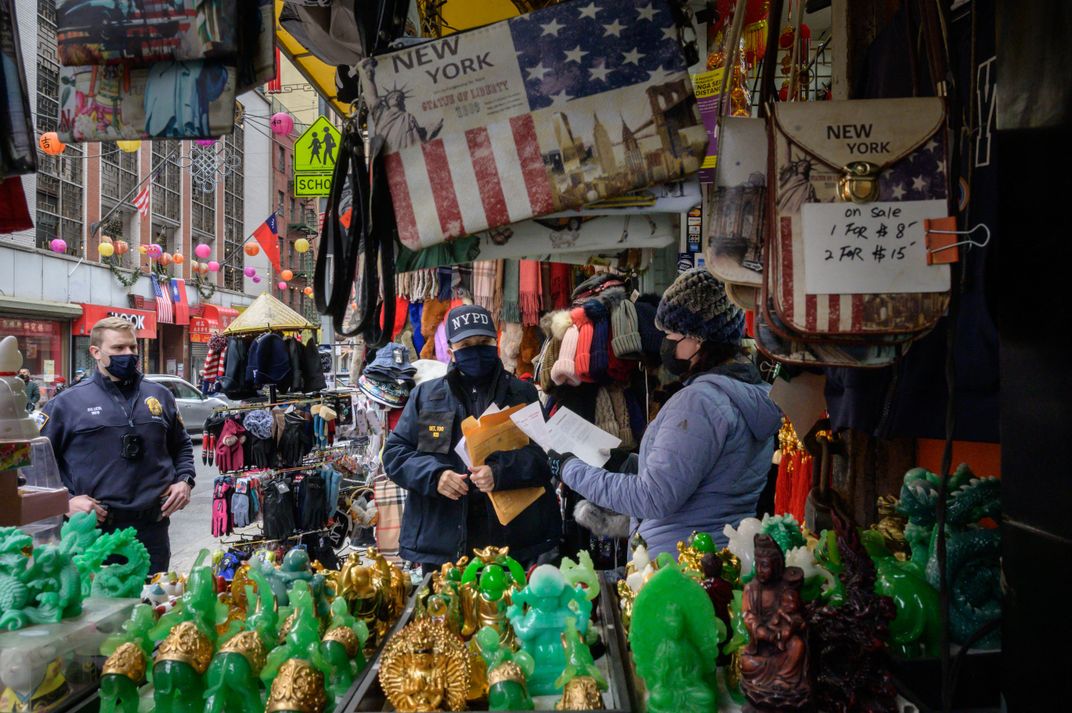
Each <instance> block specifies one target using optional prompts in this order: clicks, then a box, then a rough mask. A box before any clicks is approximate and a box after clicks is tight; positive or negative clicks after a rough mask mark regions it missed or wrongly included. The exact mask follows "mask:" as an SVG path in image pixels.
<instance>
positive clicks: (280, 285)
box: [276, 280, 287, 292]
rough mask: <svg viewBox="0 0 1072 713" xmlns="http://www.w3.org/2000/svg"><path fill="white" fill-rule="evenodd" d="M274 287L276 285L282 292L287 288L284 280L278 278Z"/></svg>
mask: <svg viewBox="0 0 1072 713" xmlns="http://www.w3.org/2000/svg"><path fill="white" fill-rule="evenodd" d="M276 287H278V288H279V291H280V292H282V291H283V290H285V289H287V283H286V282H285V281H284V280H280V281H279V284H277V285H276Z"/></svg>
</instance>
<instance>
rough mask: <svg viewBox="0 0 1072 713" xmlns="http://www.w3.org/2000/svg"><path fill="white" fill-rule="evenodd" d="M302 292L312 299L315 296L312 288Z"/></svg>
mask: <svg viewBox="0 0 1072 713" xmlns="http://www.w3.org/2000/svg"><path fill="white" fill-rule="evenodd" d="M302 292H303V293H305V296H306V297H312V296H313V288H312V287H306V288H305V289H304V290H302Z"/></svg>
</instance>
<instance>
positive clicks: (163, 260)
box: [156, 253, 171, 265]
mask: <svg viewBox="0 0 1072 713" xmlns="http://www.w3.org/2000/svg"><path fill="white" fill-rule="evenodd" d="M156 261H157V262H159V263H160V264H161V265H170V264H171V255H170V254H169V253H160V257H158V258H157V259H156Z"/></svg>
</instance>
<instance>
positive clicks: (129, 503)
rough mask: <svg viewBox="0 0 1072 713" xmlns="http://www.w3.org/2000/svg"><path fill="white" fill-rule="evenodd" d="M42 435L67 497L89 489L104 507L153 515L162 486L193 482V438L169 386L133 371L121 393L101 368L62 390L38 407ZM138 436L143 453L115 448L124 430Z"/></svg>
mask: <svg viewBox="0 0 1072 713" xmlns="http://www.w3.org/2000/svg"><path fill="white" fill-rule="evenodd" d="M43 411H44V413H45V415H46V416H47V417H48V420H47V421H46V423H45V424H44V426H43V427H42V429H41V435H43V436H47V437H48V439H49V440H50V441H52V450H53V451H54V452H55V454H56V461H57V463H58V465H59V470H60V477H61V478H62V479H63V484H64V485H65V486H67V489H68V490H69V491H70V492H71V493H72V494H73V495H89V496H90V497H92V498H95V499H97V500H98V501H100V503H101V504H102V505H104V507H105V508H107V509H108V510H109V512H118V513H127V514H129V515H137V514H138V513H146V514H147V515H148V514H149V513H152V512H153V510H154V508H155V509H156V511H157V514H158V513H159V510H158V509H159V506H160V499H161V496H162V495H163V494H164V491H165V490H167V488H168V486H170V485H172V484H173V483H176V482H178V481H179V480H181V479H185V480H188V481H189V482H190V483H191V484H192V483H193V479H194V477H195V476H196V472H195V470H194V454H193V444H192V443H191V442H190V436H189V434H188V433H186V427H185V426H184V425H183V423H182V419H181V418H180V416H179V411H178V407H177V406H176V404H175V398H174V396H172V394H171V392H170V391H168V389H167V388H166V387H165V386H163V385H161V384H155V383H153V382H151V381H147V380H145V379H144V378H143V376H142V375H141V374H137V375H136V376H135V381H134V387H133V391H132V392H130V394H129V395H128V396H127V397H124V396H123V393H122V392H121V391H120V390H119V387H117V386H116V385H115V383H114V382H112V381H111V380H110V379H108V378H107V377H105V376H104V375H103V374H101V373H100V371H99V370H98V371H94V372H93V375H92V376H90V377H87V378H86V379H83V380H82V381H80V382H78V383H77V384H74V385H73V386H71V387H69V388H68V389H66V390H65V391H64V392H63V393H62V394H60V395H59V396H57V397H55V398H53V399H52V400H51V401H49V402H48V403H47V404H46V405H45V407H44V409H43ZM127 433H136V434H138V435H140V436H141V442H142V445H141V451H142V452H141V457H140V458H139V459H137V460H130V459H127V458H123V457H122V455H121V454H120V452H121V443H122V438H123V436H124V434H127Z"/></svg>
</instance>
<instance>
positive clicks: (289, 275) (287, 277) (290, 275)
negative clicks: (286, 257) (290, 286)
mask: <svg viewBox="0 0 1072 713" xmlns="http://www.w3.org/2000/svg"><path fill="white" fill-rule="evenodd" d="M279 276H280V277H282V278H283V280H284V281H285V282H290V281H291V280H293V279H294V273H293V272H291V271H290V270H283V271H282V272H281V273H279Z"/></svg>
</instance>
